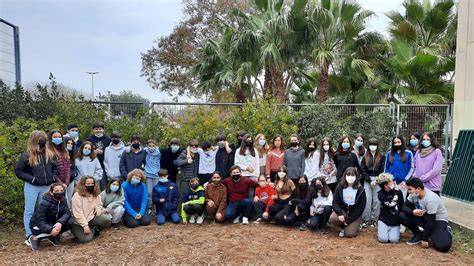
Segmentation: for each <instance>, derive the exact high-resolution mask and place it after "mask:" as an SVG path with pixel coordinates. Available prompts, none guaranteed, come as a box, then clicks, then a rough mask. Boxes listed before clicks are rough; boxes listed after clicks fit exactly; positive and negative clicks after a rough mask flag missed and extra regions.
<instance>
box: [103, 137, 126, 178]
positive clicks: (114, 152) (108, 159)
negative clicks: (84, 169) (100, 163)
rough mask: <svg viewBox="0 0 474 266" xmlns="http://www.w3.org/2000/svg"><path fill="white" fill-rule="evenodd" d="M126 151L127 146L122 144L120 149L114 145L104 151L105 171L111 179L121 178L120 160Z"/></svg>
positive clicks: (119, 146)
mask: <svg viewBox="0 0 474 266" xmlns="http://www.w3.org/2000/svg"><path fill="white" fill-rule="evenodd" d="M124 151H125V145H124V144H123V142H120V143H119V145H118V147H115V146H114V145H113V144H112V143H111V144H110V146H108V147H107V148H105V151H104V170H105V173H106V174H107V177H108V178H109V179H112V178H114V177H115V178H118V177H121V174H120V158H122V154H123V152H124Z"/></svg>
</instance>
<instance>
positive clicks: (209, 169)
mask: <svg viewBox="0 0 474 266" xmlns="http://www.w3.org/2000/svg"><path fill="white" fill-rule="evenodd" d="M217 151H218V149H215V150H212V149H209V151H208V152H207V153H205V152H204V151H203V150H202V149H201V148H199V149H198V153H199V171H198V173H199V174H212V173H214V171H216V155H217Z"/></svg>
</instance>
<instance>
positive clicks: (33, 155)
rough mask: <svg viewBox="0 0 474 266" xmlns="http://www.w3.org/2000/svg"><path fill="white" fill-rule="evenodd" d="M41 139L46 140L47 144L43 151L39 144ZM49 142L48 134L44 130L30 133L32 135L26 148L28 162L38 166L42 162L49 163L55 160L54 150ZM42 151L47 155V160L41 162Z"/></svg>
mask: <svg viewBox="0 0 474 266" xmlns="http://www.w3.org/2000/svg"><path fill="white" fill-rule="evenodd" d="M39 140H45V141H46V145H45V146H44V150H43V151H41V150H40V147H39V144H38V141H39ZM47 142H48V136H46V133H45V132H44V131H42V130H34V131H33V132H31V133H30V137H29V138H28V146H27V148H26V151H27V153H28V164H29V165H30V166H37V165H39V164H40V163H47V162H50V161H53V160H54V152H53V151H52V150H51V148H50V147H49V145H48V143H47ZM41 153H43V154H44V156H45V159H46V161H45V162H40V160H41V159H40V155H41Z"/></svg>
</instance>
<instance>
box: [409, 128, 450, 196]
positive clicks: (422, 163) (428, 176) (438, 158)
mask: <svg viewBox="0 0 474 266" xmlns="http://www.w3.org/2000/svg"><path fill="white" fill-rule="evenodd" d="M421 139H422V141H421V145H420V146H419V149H418V151H417V152H416V155H415V165H414V166H415V172H414V174H413V176H415V177H418V178H419V179H420V180H421V182H423V186H424V187H425V188H427V189H429V190H431V191H433V192H434V193H436V194H437V195H438V196H439V195H440V194H439V193H440V191H441V170H442V169H443V155H442V153H441V150H440V145H439V143H438V140H437V139H436V137H435V136H433V134H431V133H429V132H426V133H423V135H421Z"/></svg>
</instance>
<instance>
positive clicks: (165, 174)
mask: <svg viewBox="0 0 474 266" xmlns="http://www.w3.org/2000/svg"><path fill="white" fill-rule="evenodd" d="M167 175H168V170H167V169H164V168H161V169H160V171H158V176H159V177H162V176H167Z"/></svg>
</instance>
